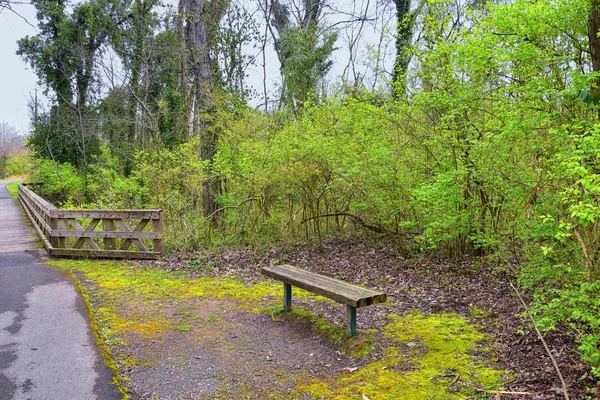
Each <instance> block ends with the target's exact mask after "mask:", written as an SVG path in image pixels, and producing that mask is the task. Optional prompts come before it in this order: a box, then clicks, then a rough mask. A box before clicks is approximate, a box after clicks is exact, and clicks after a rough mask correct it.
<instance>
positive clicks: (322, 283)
mask: <svg viewBox="0 0 600 400" xmlns="http://www.w3.org/2000/svg"><path fill="white" fill-rule="evenodd" d="M261 272H262V273H263V274H264V275H266V276H269V277H271V278H273V279H276V280H279V281H282V282H284V283H287V284H290V285H292V286H296V287H299V288H302V289H305V290H308V291H310V292H313V293H316V294H318V295H321V296H324V297H327V298H330V299H332V300H335V301H337V302H339V303H343V304H346V305H349V306H351V307H356V308H358V307H364V306H368V305H371V304H378V303H384V302H385V301H386V294H385V293H382V292H378V291H376V290H372V289H367V288H363V287H361V286H357V285H354V284H351V283H347V282H343V281H340V280H338V279H334V278H330V277H328V276H323V275H319V274H315V273H313V272H309V271H305V270H302V269H299V268H296V267H293V266H291V265H274V266H268V267H263V268H262V270H261Z"/></svg>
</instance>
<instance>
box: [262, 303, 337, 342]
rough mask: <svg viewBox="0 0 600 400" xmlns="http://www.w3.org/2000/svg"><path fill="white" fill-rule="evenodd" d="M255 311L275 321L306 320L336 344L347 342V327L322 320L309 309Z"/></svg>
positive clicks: (269, 308) (273, 307) (279, 307)
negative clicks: (287, 311) (267, 315)
mask: <svg viewBox="0 0 600 400" xmlns="http://www.w3.org/2000/svg"><path fill="white" fill-rule="evenodd" d="M254 311H256V312H260V313H263V314H269V315H270V316H271V318H273V319H280V320H283V319H301V320H306V321H309V322H310V323H311V324H312V325H313V327H314V329H315V330H316V331H317V332H319V333H321V334H323V335H324V336H327V337H328V338H330V339H332V340H333V341H334V342H337V343H342V342H344V341H345V340H346V331H345V327H343V326H340V325H336V324H332V323H331V322H329V321H326V320H324V319H323V318H320V317H318V316H316V315H314V314H313V313H312V312H310V311H309V310H308V309H299V308H292V311H290V312H289V313H286V312H283V306H281V305H279V306H271V307H263V308H256V309H254Z"/></svg>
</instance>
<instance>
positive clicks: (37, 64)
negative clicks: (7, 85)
mask: <svg viewBox="0 0 600 400" xmlns="http://www.w3.org/2000/svg"><path fill="white" fill-rule="evenodd" d="M120 3H121V2H118V1H114V0H91V1H87V2H84V3H80V4H78V5H76V6H75V7H74V8H73V10H72V12H71V13H69V10H68V7H67V5H68V2H67V1H65V0H34V1H33V2H32V4H33V5H34V6H35V7H36V10H37V19H38V31H39V33H38V34H37V35H35V36H33V37H29V36H27V37H25V38H23V39H21V40H19V42H18V50H17V54H19V55H21V56H22V57H23V58H24V59H25V60H26V61H27V62H28V63H29V64H30V65H31V67H32V68H33V70H34V71H35V72H36V74H37V76H38V78H39V81H40V83H41V84H42V85H43V86H45V88H46V94H49V95H50V97H51V98H52V100H53V104H52V106H51V109H50V111H49V113H48V115H47V116H46V117H45V118H40V119H39V120H38V121H37V122H38V125H37V126H36V127H35V130H34V133H33V135H32V138H31V140H30V144H31V146H32V148H33V149H34V151H35V153H36V154H37V155H40V156H43V157H47V158H52V159H54V160H56V161H62V162H70V163H72V164H73V165H76V166H78V167H81V168H83V169H84V170H85V169H86V168H87V165H88V162H89V160H90V158H91V156H92V155H93V154H94V153H95V152H97V149H98V138H97V137H96V135H95V133H94V132H95V130H94V129H93V128H92V126H91V125H92V124H93V121H92V120H93V118H95V116H94V114H93V112H92V109H91V108H90V95H91V88H92V82H93V74H94V68H95V62H96V60H97V57H98V52H99V49H100V47H101V46H102V45H103V44H104V43H105V40H106V38H107V36H108V35H109V33H110V31H111V30H112V29H113V27H114V25H115V17H116V14H117V13H118V10H119V9H120Z"/></svg>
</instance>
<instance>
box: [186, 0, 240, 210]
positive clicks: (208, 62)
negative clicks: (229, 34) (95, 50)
mask: <svg viewBox="0 0 600 400" xmlns="http://www.w3.org/2000/svg"><path fill="white" fill-rule="evenodd" d="M227 7H228V2H227V1H226V0H181V3H180V10H182V11H183V13H184V16H185V26H184V27H183V35H184V36H183V38H182V39H183V40H185V43H186V45H187V48H188V50H189V51H188V56H189V60H188V61H189V65H190V71H191V75H192V80H193V95H194V115H193V123H192V132H193V134H194V136H198V135H199V136H200V158H201V159H202V161H205V162H207V164H208V165H209V170H210V166H211V165H212V162H213V160H214V157H215V155H216V154H217V140H218V136H217V133H216V130H215V129H214V127H213V126H212V124H211V119H210V114H211V113H212V112H213V111H214V110H215V104H214V101H213V100H214V95H215V92H216V82H217V81H218V78H219V63H218V58H217V57H216V55H215V51H214V50H215V48H216V39H217V30H218V26H219V23H220V21H221V19H222V18H223V15H224V13H225V11H226V9H227ZM220 193H221V181H220V179H219V178H218V177H217V176H211V174H208V176H207V178H206V179H205V180H204V182H203V206H204V216H205V217H209V216H213V217H216V212H217V209H218V204H217V196H218V195H219V194H220ZM213 221H216V218H213Z"/></svg>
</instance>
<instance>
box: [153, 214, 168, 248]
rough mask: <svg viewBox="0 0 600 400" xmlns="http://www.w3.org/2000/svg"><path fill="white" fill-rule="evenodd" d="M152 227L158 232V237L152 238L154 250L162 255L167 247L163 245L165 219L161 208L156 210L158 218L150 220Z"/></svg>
mask: <svg viewBox="0 0 600 400" xmlns="http://www.w3.org/2000/svg"><path fill="white" fill-rule="evenodd" d="M152 229H153V230H154V232H156V233H160V238H158V239H153V240H152V242H153V243H154V251H157V252H159V253H160V255H161V256H164V255H165V253H166V252H167V249H166V246H165V220H164V216H163V211H162V210H160V211H159V212H158V219H153V220H152Z"/></svg>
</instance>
